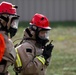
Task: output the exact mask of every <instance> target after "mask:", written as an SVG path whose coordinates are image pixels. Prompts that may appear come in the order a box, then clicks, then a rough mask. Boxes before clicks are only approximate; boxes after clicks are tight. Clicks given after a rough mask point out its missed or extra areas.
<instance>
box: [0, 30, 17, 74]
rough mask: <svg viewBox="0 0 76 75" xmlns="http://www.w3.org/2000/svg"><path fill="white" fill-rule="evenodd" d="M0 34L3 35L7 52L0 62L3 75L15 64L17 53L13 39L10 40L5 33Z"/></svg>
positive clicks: (0, 71)
mask: <svg viewBox="0 0 76 75" xmlns="http://www.w3.org/2000/svg"><path fill="white" fill-rule="evenodd" d="M0 34H2V35H3V37H4V42H5V51H4V54H3V57H2V60H1V61H0V74H1V75H2V74H3V73H6V72H7V69H8V67H9V66H10V65H11V64H12V63H14V62H15V58H16V52H15V49H14V46H13V43H12V41H11V39H9V38H8V36H7V35H6V34H5V32H4V31H0Z"/></svg>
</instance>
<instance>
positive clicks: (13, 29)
mask: <svg viewBox="0 0 76 75" xmlns="http://www.w3.org/2000/svg"><path fill="white" fill-rule="evenodd" d="M10 17H12V16H10ZM18 23H19V20H18V18H17V17H12V18H11V25H10V29H9V33H10V37H11V38H12V37H13V36H15V34H16V32H17V29H18Z"/></svg>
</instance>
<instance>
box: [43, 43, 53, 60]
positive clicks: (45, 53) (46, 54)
mask: <svg viewBox="0 0 76 75" xmlns="http://www.w3.org/2000/svg"><path fill="white" fill-rule="evenodd" d="M53 47H54V45H52V44H51V43H50V44H48V45H47V46H45V48H44V51H43V53H42V55H43V56H44V58H45V60H46V59H48V58H49V57H51V53H52V50H53Z"/></svg>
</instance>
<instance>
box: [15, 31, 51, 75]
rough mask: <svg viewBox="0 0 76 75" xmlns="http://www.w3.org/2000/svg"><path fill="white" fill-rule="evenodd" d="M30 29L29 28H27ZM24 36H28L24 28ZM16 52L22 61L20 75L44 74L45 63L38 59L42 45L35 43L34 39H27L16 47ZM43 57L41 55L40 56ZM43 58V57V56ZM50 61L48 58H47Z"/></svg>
mask: <svg viewBox="0 0 76 75" xmlns="http://www.w3.org/2000/svg"><path fill="white" fill-rule="evenodd" d="M29 31H30V30H29ZM24 34H25V36H24V38H25V39H26V38H30V37H29V35H28V33H27V32H26V30H25V33H24ZM16 49H17V50H18V54H19V56H20V59H21V63H22V70H21V72H20V75H45V74H46V73H45V72H46V68H47V65H45V61H44V63H42V59H38V57H40V56H41V55H42V52H43V49H42V46H41V45H39V44H37V43H36V41H35V40H32V39H31V38H30V39H27V40H25V41H24V42H23V43H22V44H20V45H19V46H18V47H16ZM42 58H43V57H42ZM43 60H44V58H43ZM47 61H48V62H49V61H50V58H49V59H47Z"/></svg>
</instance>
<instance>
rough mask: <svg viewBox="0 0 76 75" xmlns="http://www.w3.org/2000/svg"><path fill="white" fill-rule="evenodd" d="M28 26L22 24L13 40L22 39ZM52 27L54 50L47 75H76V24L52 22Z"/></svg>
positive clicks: (51, 37) (24, 23)
mask: <svg viewBox="0 0 76 75" xmlns="http://www.w3.org/2000/svg"><path fill="white" fill-rule="evenodd" d="M28 25H29V23H28V22H27V23H26V22H20V25H19V30H18V33H17V34H16V36H15V37H14V38H13V40H15V39H16V38H20V37H22V35H23V30H24V28H25V27H27V26H28ZM51 27H52V30H51V31H50V41H51V40H53V44H54V49H53V52H52V57H51V61H50V64H49V66H48V68H47V74H46V75H76V22H52V23H51ZM10 72H11V73H12V69H10ZM12 74H13V73H12Z"/></svg>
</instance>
